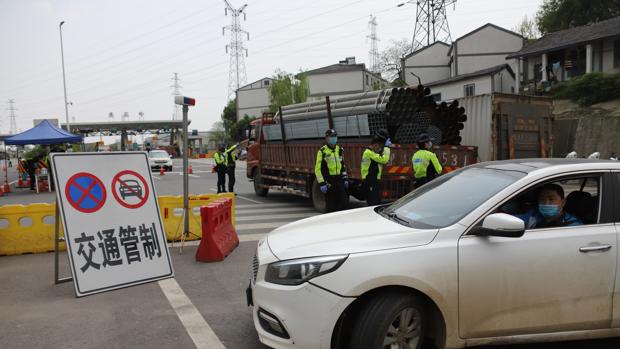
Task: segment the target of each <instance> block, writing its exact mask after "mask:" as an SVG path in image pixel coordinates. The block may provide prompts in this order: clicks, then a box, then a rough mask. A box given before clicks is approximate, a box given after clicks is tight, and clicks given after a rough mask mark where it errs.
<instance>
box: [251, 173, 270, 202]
mask: <svg viewBox="0 0 620 349" xmlns="http://www.w3.org/2000/svg"><path fill="white" fill-rule="evenodd" d="M261 184H263V183H262V180H261V177H260V169H258V168H257V169H256V170H254V192H255V193H256V195H258V196H267V193H269V188H264V187H261V186H260V185H261Z"/></svg>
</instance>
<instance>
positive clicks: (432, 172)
mask: <svg viewBox="0 0 620 349" xmlns="http://www.w3.org/2000/svg"><path fill="white" fill-rule="evenodd" d="M417 143H418V148H420V150H418V151H416V152H415V154H413V158H412V159H411V161H412V162H413V172H414V176H415V187H416V188H419V187H421V186H422V185H424V184H426V183H428V182H430V181H432V180H433V179H435V177H437V176H438V175H440V174H441V171H442V168H441V164H440V163H439V159H437V155H435V153H433V152H432V151H430V150H428V149H431V148H432V147H433V142H432V141H431V139H430V137H429V136H428V135H427V134H426V133H423V134H421V135H420V136H418V140H417Z"/></svg>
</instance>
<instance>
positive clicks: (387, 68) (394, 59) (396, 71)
mask: <svg viewBox="0 0 620 349" xmlns="http://www.w3.org/2000/svg"><path fill="white" fill-rule="evenodd" d="M411 50H412V46H411V42H409V40H408V39H400V40H392V41H391V44H390V46H388V47H386V48H385V49H384V50H383V51H381V53H380V54H379V71H380V72H381V75H382V76H383V77H384V78H385V79H387V80H388V81H391V82H392V83H394V82H395V81H396V80H399V79H401V78H402V64H401V59H402V58H403V57H405V55H406V54H408V53H410V52H411Z"/></svg>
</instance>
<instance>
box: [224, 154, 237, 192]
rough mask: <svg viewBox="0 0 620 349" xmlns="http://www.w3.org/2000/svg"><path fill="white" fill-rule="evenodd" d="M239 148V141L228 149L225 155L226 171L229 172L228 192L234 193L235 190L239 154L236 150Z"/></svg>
mask: <svg viewBox="0 0 620 349" xmlns="http://www.w3.org/2000/svg"><path fill="white" fill-rule="evenodd" d="M237 148H239V143H237V144H235V145H233V146H232V147H230V148H228V149H226V151H225V152H224V155H225V156H226V172H227V173H228V192H229V193H234V191H235V167H236V165H237V164H236V162H237V154H236V153H235V150H236V149H237Z"/></svg>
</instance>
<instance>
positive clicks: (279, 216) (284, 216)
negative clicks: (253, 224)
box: [235, 212, 318, 222]
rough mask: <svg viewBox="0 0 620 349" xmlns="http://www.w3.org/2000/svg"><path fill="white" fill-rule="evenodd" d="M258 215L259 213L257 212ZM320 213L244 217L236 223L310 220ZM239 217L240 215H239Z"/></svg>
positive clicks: (236, 219) (238, 218)
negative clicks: (268, 220)
mask: <svg viewBox="0 0 620 349" xmlns="http://www.w3.org/2000/svg"><path fill="white" fill-rule="evenodd" d="M257 213H258V212H257ZM317 214H318V213H316V212H314V213H309V212H308V213H289V214H274V215H260V216H243V217H235V221H236V222H247V221H256V220H261V219H272V220H276V219H287V218H309V217H312V216H316V215H317ZM237 216H238V214H237Z"/></svg>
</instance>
